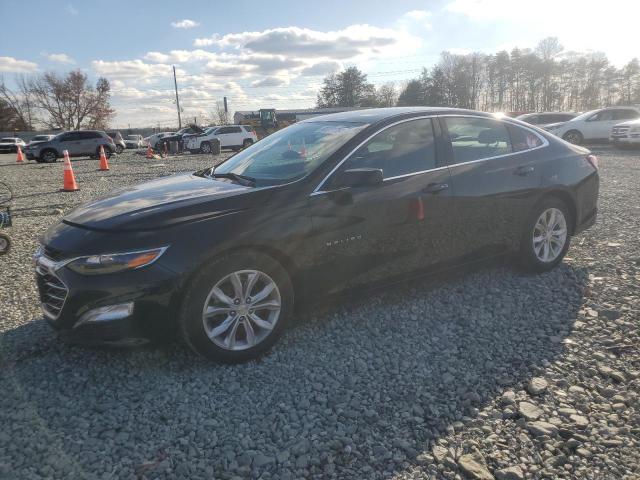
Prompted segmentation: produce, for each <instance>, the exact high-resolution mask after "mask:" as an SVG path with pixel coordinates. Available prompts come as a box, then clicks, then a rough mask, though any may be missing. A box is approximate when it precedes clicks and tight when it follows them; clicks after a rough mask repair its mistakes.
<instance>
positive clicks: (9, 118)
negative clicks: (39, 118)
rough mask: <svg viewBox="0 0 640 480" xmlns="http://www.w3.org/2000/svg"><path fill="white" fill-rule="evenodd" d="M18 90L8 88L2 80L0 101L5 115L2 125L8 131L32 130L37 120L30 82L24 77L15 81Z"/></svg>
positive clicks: (0, 122)
mask: <svg viewBox="0 0 640 480" xmlns="http://www.w3.org/2000/svg"><path fill="white" fill-rule="evenodd" d="M15 83H16V88H14V89H11V88H9V87H8V86H7V84H6V83H5V81H4V78H0V101H2V104H3V109H2V111H3V113H2V117H0V124H3V125H5V127H4V129H7V130H9V129H10V130H32V129H33V128H34V123H35V122H36V119H35V117H34V114H33V107H34V105H33V95H32V92H31V89H30V86H29V84H30V80H29V78H28V77H25V76H24V75H20V76H17V77H16V79H15Z"/></svg>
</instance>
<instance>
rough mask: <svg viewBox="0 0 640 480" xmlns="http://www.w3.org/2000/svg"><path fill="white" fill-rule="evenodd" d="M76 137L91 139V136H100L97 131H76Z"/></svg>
mask: <svg viewBox="0 0 640 480" xmlns="http://www.w3.org/2000/svg"><path fill="white" fill-rule="evenodd" d="M78 137H79V139H80V140H91V139H93V138H101V136H100V134H99V133H97V132H78Z"/></svg>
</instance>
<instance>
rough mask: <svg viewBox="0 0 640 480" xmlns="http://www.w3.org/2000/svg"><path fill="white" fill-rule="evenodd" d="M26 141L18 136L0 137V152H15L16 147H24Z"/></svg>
mask: <svg viewBox="0 0 640 480" xmlns="http://www.w3.org/2000/svg"><path fill="white" fill-rule="evenodd" d="M25 146H26V143H24V140H22V139H21V138H18V137H5V138H0V153H15V152H17V151H18V147H20V148H22V149H24V147H25Z"/></svg>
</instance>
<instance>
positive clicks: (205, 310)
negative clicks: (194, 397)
mask: <svg viewBox="0 0 640 480" xmlns="http://www.w3.org/2000/svg"><path fill="white" fill-rule="evenodd" d="M598 182H599V180H598V168H597V159H596V157H595V156H593V155H591V154H590V152H589V151H588V150H586V149H584V148H582V147H577V146H574V145H570V144H568V143H566V142H564V141H563V140H561V139H559V138H556V137H555V136H553V135H551V134H548V133H546V132H544V131H542V130H539V129H537V128H536V127H533V126H530V125H526V124H524V123H522V122H519V121H517V120H513V119H509V118H501V117H498V116H493V115H491V114H486V113H479V112H474V111H468V110H458V109H443V108H388V109H371V110H361V111H351V112H344V113H338V114H332V115H326V116H322V117H317V118H313V119H310V120H306V121H303V122H300V123H297V124H295V125H292V126H290V127H288V128H285V129H283V130H280V131H278V132H276V133H274V134H272V135H270V136H268V137H266V138H264V139H263V140H261V141H259V142H257V143H255V144H254V145H252V146H250V147H249V148H247V149H245V150H243V151H242V152H240V153H238V154H236V155H234V156H232V157H230V158H229V159H228V160H226V161H225V162H224V163H222V164H220V165H218V166H217V167H216V168H208V169H206V170H202V171H199V172H194V173H184V174H177V175H173V176H170V177H165V178H161V179H158V180H155V181H151V182H148V183H143V184H140V185H137V186H135V187H132V188H128V189H125V190H122V191H118V192H114V193H113V194H112V195H111V196H108V197H106V198H102V199H100V200H97V201H95V202H93V203H90V204H88V205H85V206H83V207H80V208H78V209H76V210H75V211H73V212H72V213H70V214H69V215H67V216H66V217H64V218H63V220H62V221H61V222H60V223H58V224H57V225H54V226H53V227H51V228H50V229H49V230H48V231H47V233H46V234H45V235H44V237H43V239H42V246H41V247H40V249H39V251H38V252H37V253H36V256H35V265H36V267H35V268H36V272H37V282H38V287H39V290H40V296H41V301H42V306H43V309H44V313H45V315H46V318H47V319H48V321H49V322H50V323H51V325H52V326H53V327H54V328H56V329H58V330H60V331H63V332H66V334H68V335H71V336H73V337H74V338H80V339H85V340H93V341H95V340H99V341H101V342H114V343H122V342H127V341H142V340H149V339H151V340H153V339H156V338H166V337H167V336H169V337H171V336H172V335H175V334H177V332H179V333H180V335H181V336H182V337H183V338H184V340H185V341H186V342H187V343H188V344H189V345H190V346H191V347H192V348H193V349H194V350H195V351H196V352H198V353H200V354H202V355H204V356H206V357H209V358H214V359H219V360H223V361H231V362H234V361H243V360H247V359H251V358H255V357H256V356H258V355H259V354H261V353H263V352H265V351H266V350H267V349H268V348H269V347H270V346H271V345H272V344H273V343H274V342H275V341H276V339H277V338H278V337H279V336H280V335H281V334H282V332H283V330H284V329H285V327H286V325H287V322H288V321H289V320H290V318H291V316H292V313H293V308H294V302H296V303H297V302H302V301H305V300H307V299H317V298H323V296H325V295H327V294H332V293H335V292H338V291H343V292H344V291H345V290H347V289H352V288H358V287H361V286H363V285H370V284H372V283H375V282H383V281H388V280H389V279H390V278H402V277H404V276H407V275H409V274H411V275H414V274H416V273H424V272H429V271H433V270H435V269H438V270H440V269H442V268H443V267H447V266H453V265H456V264H460V263H461V262H467V261H469V260H470V259H474V258H481V257H485V256H488V255H495V254H502V253H507V252H515V254H516V257H517V259H518V260H519V262H520V263H521V264H522V265H523V266H524V267H526V268H527V269H530V270H534V271H545V270H549V269H551V268H553V267H555V266H556V265H557V264H558V263H559V262H561V261H562V258H563V257H564V255H565V253H566V252H567V249H568V248H569V240H570V238H571V236H572V235H575V234H577V233H579V232H580V231H582V230H584V229H585V228H588V227H589V226H591V225H592V224H593V223H594V222H595V219H596V211H597V200H598Z"/></svg>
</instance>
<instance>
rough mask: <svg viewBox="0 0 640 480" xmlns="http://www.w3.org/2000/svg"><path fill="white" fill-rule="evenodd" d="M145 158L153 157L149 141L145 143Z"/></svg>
mask: <svg viewBox="0 0 640 480" xmlns="http://www.w3.org/2000/svg"><path fill="white" fill-rule="evenodd" d="M147 158H153V149H152V148H151V144H150V143H147Z"/></svg>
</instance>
